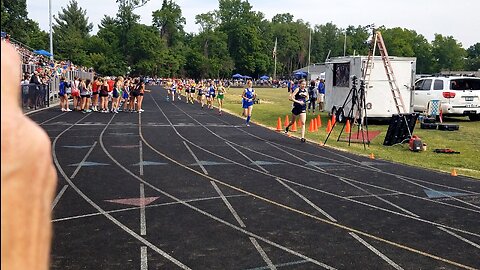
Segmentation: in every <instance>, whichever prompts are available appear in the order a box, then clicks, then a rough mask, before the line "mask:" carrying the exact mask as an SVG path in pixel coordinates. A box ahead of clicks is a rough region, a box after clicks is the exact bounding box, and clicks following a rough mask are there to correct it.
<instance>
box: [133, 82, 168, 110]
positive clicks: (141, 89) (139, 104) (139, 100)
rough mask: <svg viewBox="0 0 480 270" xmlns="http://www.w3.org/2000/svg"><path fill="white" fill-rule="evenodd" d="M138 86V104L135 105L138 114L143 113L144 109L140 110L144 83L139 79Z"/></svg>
mask: <svg viewBox="0 0 480 270" xmlns="http://www.w3.org/2000/svg"><path fill="white" fill-rule="evenodd" d="M138 85H139V86H138V90H139V93H138V104H137V106H138V113H142V112H144V111H145V110H144V109H142V103H143V96H144V95H145V82H144V80H143V78H140V79H139V83H138ZM172 96H173V95H172Z"/></svg>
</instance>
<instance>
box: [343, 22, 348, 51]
mask: <svg viewBox="0 0 480 270" xmlns="http://www.w3.org/2000/svg"><path fill="white" fill-rule="evenodd" d="M346 55H347V30H346V29H345V40H344V42H343V57H345V56H346Z"/></svg>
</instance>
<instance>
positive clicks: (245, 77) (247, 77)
mask: <svg viewBox="0 0 480 270" xmlns="http://www.w3.org/2000/svg"><path fill="white" fill-rule="evenodd" d="M242 78H244V79H251V78H252V77H250V76H247V75H245V76H242Z"/></svg>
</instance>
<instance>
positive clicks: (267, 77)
mask: <svg viewBox="0 0 480 270" xmlns="http://www.w3.org/2000/svg"><path fill="white" fill-rule="evenodd" d="M268 79H270V77H269V76H267V75H263V76H262V77H260V80H268Z"/></svg>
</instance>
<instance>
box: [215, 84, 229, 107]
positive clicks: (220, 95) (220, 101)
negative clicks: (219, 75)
mask: <svg viewBox="0 0 480 270" xmlns="http://www.w3.org/2000/svg"><path fill="white" fill-rule="evenodd" d="M217 90H218V97H217V101H218V114H220V115H222V108H223V99H224V98H225V94H226V93H227V91H225V87H223V84H222V82H221V81H220V82H219V83H218V87H217Z"/></svg>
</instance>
